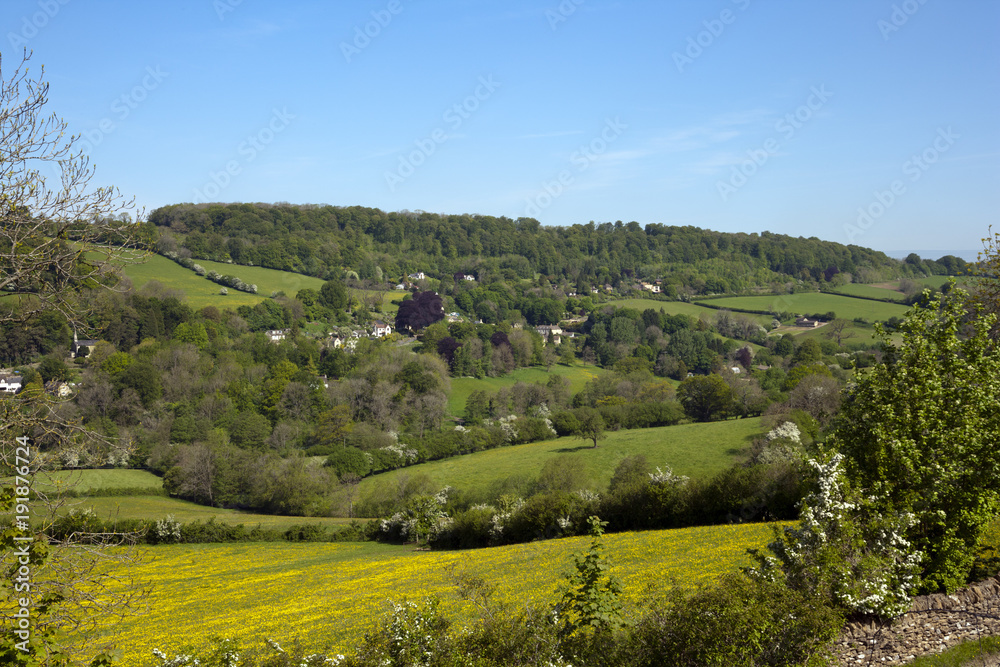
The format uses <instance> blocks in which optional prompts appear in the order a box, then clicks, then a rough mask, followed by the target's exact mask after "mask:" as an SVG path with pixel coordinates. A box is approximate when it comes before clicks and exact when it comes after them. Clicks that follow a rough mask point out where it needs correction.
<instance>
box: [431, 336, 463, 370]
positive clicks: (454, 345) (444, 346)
mask: <svg viewBox="0 0 1000 667" xmlns="http://www.w3.org/2000/svg"><path fill="white" fill-rule="evenodd" d="M460 347H462V345H461V343H459V342H458V341H457V340H455V339H454V338H452V337H451V336H445V337H444V338H442V339H441V340H439V341H438V345H437V352H438V354H440V355H441V357H442V358H443V359H444V360H445V361H447V362H448V365H449V366H451V365H452V364H453V363H454V359H455V350H457V349H458V348H460Z"/></svg>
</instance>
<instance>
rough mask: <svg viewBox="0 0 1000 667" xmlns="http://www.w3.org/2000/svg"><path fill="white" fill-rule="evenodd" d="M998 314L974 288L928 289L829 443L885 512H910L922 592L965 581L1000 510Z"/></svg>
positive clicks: (847, 404) (852, 396)
mask: <svg viewBox="0 0 1000 667" xmlns="http://www.w3.org/2000/svg"><path fill="white" fill-rule="evenodd" d="M995 324H996V315H994V314H990V313H984V312H983V309H982V306H981V305H980V304H977V303H975V302H973V301H972V300H971V299H970V298H969V296H968V294H967V293H966V292H964V291H963V290H960V289H953V290H951V293H950V294H949V295H947V296H945V295H941V294H939V295H936V296H934V297H930V296H929V295H928V300H927V305H926V307H923V308H914V309H913V310H911V311H910V312H909V313H908V315H907V317H906V320H905V321H904V322H903V324H902V325H901V326H900V328H899V332H900V333H901V334H902V341H901V343H900V344H899V345H898V346H895V345H893V344H892V342H891V340H890V338H889V336H888V334H887V333H886V332H885V331H884V330H883V329H882V328H881V327H877V331H878V335H879V336H880V338H881V340H882V342H883V346H884V349H885V357H884V359H883V361H882V363H880V364H878V365H876V366H875V367H874V368H872V369H871V370H870V371H869V372H868V373H867V374H865V375H864V376H862V377H860V378H859V380H858V383H857V386H856V387H855V388H854V389H853V390H851V391H849V392H848V394H847V396H846V397H845V401H844V408H843V412H842V414H841V420H840V423H839V427H838V428H837V431H836V434H835V437H834V439H833V441H832V444H833V446H834V447H835V448H837V449H839V451H841V452H842V453H844V454H845V455H846V457H847V460H846V464H847V470H848V473H849V475H850V477H851V478H852V481H853V482H854V483H855V485H857V486H858V487H860V488H861V489H862V490H863V491H864V493H866V494H867V495H869V496H874V497H875V498H877V499H878V501H879V504H880V505H881V509H883V511H885V512H887V513H889V512H912V513H913V514H914V516H915V522H914V524H913V526H912V527H911V528H910V530H909V532H908V533H907V537H908V538H909V539H910V540H911V541H912V542H913V545H914V548H915V549H917V550H919V551H921V552H923V554H924V560H923V563H922V567H923V585H922V590H924V591H935V590H945V591H952V590H954V589H956V588H958V587H960V586H962V585H963V584H964V583H965V580H966V576H967V575H968V573H969V570H970V568H971V566H972V561H973V552H974V550H975V547H976V545H977V544H978V543H979V541H980V539H981V537H982V535H983V531H984V529H985V528H986V527H987V526H988V525H989V523H990V522H991V521H992V520H993V519H994V518H995V516H996V512H997V510H998V508H1000V446H998V445H1000V347H998V343H997V341H995V340H992V339H991V338H990V335H989V332H990V330H991V328H993V327H994V326H995Z"/></svg>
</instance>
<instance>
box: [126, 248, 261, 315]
mask: <svg viewBox="0 0 1000 667" xmlns="http://www.w3.org/2000/svg"><path fill="white" fill-rule="evenodd" d="M199 263H200V262H199ZM224 266H228V265H224ZM124 273H125V275H126V276H128V277H129V279H130V280H131V281H132V284H133V285H134V286H135V287H136V289H138V288H140V287H142V286H143V285H145V284H146V283H148V282H149V281H150V280H156V281H158V282H160V283H162V284H163V285H164V286H165V287H166V288H168V289H171V290H180V291H181V292H183V293H184V296H185V303H187V304H188V305H189V306H191V307H192V308H193V309H195V310H200V309H201V308H204V307H205V306H215V307H216V308H219V309H223V308H232V309H235V308H236V307H237V306H253V305H255V304H258V303H260V302H261V300H262V299H264V298H265V296H270V294H271V293H270V292H267V293H265V292H264V291H263V290H260V293H259V294H247V293H246V292H239V291H237V290H234V289H230V290H229V294H227V295H226V296H222V295H221V294H219V285H216V284H215V283H213V282H212V281H211V280H208V279H207V278H202V277H201V276H199V275H198V274H196V273H195V272H194V271H191V270H189V269H185V268H184V267H183V266H181V265H180V264H178V263H176V262H173V261H171V260H169V259H167V258H166V257H161V256H160V255H150V256H149V258H148V259H147V260H146V262H145V263H143V264H133V265H131V266H127V267H125V270H124ZM276 273H280V272H276ZM239 277H241V278H242V276H239ZM244 280H245V279H244ZM258 287H259V285H258Z"/></svg>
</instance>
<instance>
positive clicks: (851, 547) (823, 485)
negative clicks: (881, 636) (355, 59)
mask: <svg viewBox="0 0 1000 667" xmlns="http://www.w3.org/2000/svg"><path fill="white" fill-rule="evenodd" d="M842 461H843V456H842V455H841V454H837V455H835V456H833V457H832V458H831V459H830V460H829V461H826V462H818V461H815V460H810V461H809V464H810V465H811V466H812V467H813V468H815V469H816V471H817V472H818V473H819V490H818V491H816V492H815V493H812V494H810V495H808V496H806V498H804V499H803V501H802V513H801V517H800V519H799V523H798V525H797V526H789V527H785V528H784V529H783V530H782V531H778V530H777V529H775V537H776V538H777V539H776V540H775V541H774V542H772V543H771V544H769V545H768V549H769V550H770V551H771V553H772V554H773V556H770V555H765V554H761V553H760V552H758V550H756V549H752V550H751V551H750V553H751V554H752V555H753V556H754V557H755V558H756V559H757V563H758V566H757V567H755V568H750V569H748V570H747V571H748V573H750V574H751V575H754V576H759V577H763V578H766V579H769V580H777V579H779V578H781V577H784V580H785V582H786V584H787V585H788V586H789V587H790V588H792V589H795V590H799V591H801V592H803V593H807V594H810V595H815V596H817V597H820V598H823V599H826V600H828V601H829V602H831V603H833V604H835V605H836V606H838V607H841V608H843V609H845V610H847V611H848V612H850V613H861V614H873V615H877V616H881V617H885V618H893V617H895V616H899V615H900V614H902V613H904V612H906V611H907V609H908V608H909V605H910V596H911V591H912V590H913V589H914V588H915V587H916V586H917V585H918V583H919V572H920V561H921V558H922V554H920V553H919V552H917V551H915V550H914V549H913V548H912V546H911V545H910V543H909V542H908V541H907V540H906V539H905V538H904V537H903V535H904V534H905V532H906V531H907V529H908V528H909V527H910V526H911V525H912V524H913V521H914V517H913V515H912V514H905V513H899V514H895V515H883V514H881V513H879V512H878V511H877V510H876V509H875V503H874V501H875V499H874V498H868V497H866V496H864V495H863V494H861V493H859V492H858V491H857V490H855V489H852V488H851V487H850V485H849V482H848V480H847V477H846V476H845V475H844V472H843V470H842V469H841V462H842Z"/></svg>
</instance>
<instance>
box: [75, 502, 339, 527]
mask: <svg viewBox="0 0 1000 667" xmlns="http://www.w3.org/2000/svg"><path fill="white" fill-rule="evenodd" d="M66 507H67V508H76V509H83V508H84V507H90V508H91V509H93V510H94V512H96V513H97V515H98V516H99V517H100V518H102V519H149V520H158V519H165V518H166V517H167V515H168V514H172V515H173V517H174V518H175V519H176V520H177V521H180V522H181V523H190V522H192V521H202V522H205V521H208V520H209V519H213V518H214V519H215V520H216V521H217V522H219V523H225V524H229V525H236V524H240V523H242V524H243V525H244V526H246V527H247V528H252V527H254V526H256V525H257V524H260V525H261V527H263V528H274V529H283V528H289V527H291V526H296V525H302V524H318V525H321V526H335V525H343V524H347V523H350V521H351V520H350V519H341V518H333V517H303V516H276V515H273V514H253V513H250V512H239V511H237V510H227V509H220V508H217V507H207V506H205V505H198V504H196V503H192V502H188V501H187V500H180V499H179V498H168V497H166V496H108V497H100V498H79V499H74V500H70V501H68V502H67V505H66Z"/></svg>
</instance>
